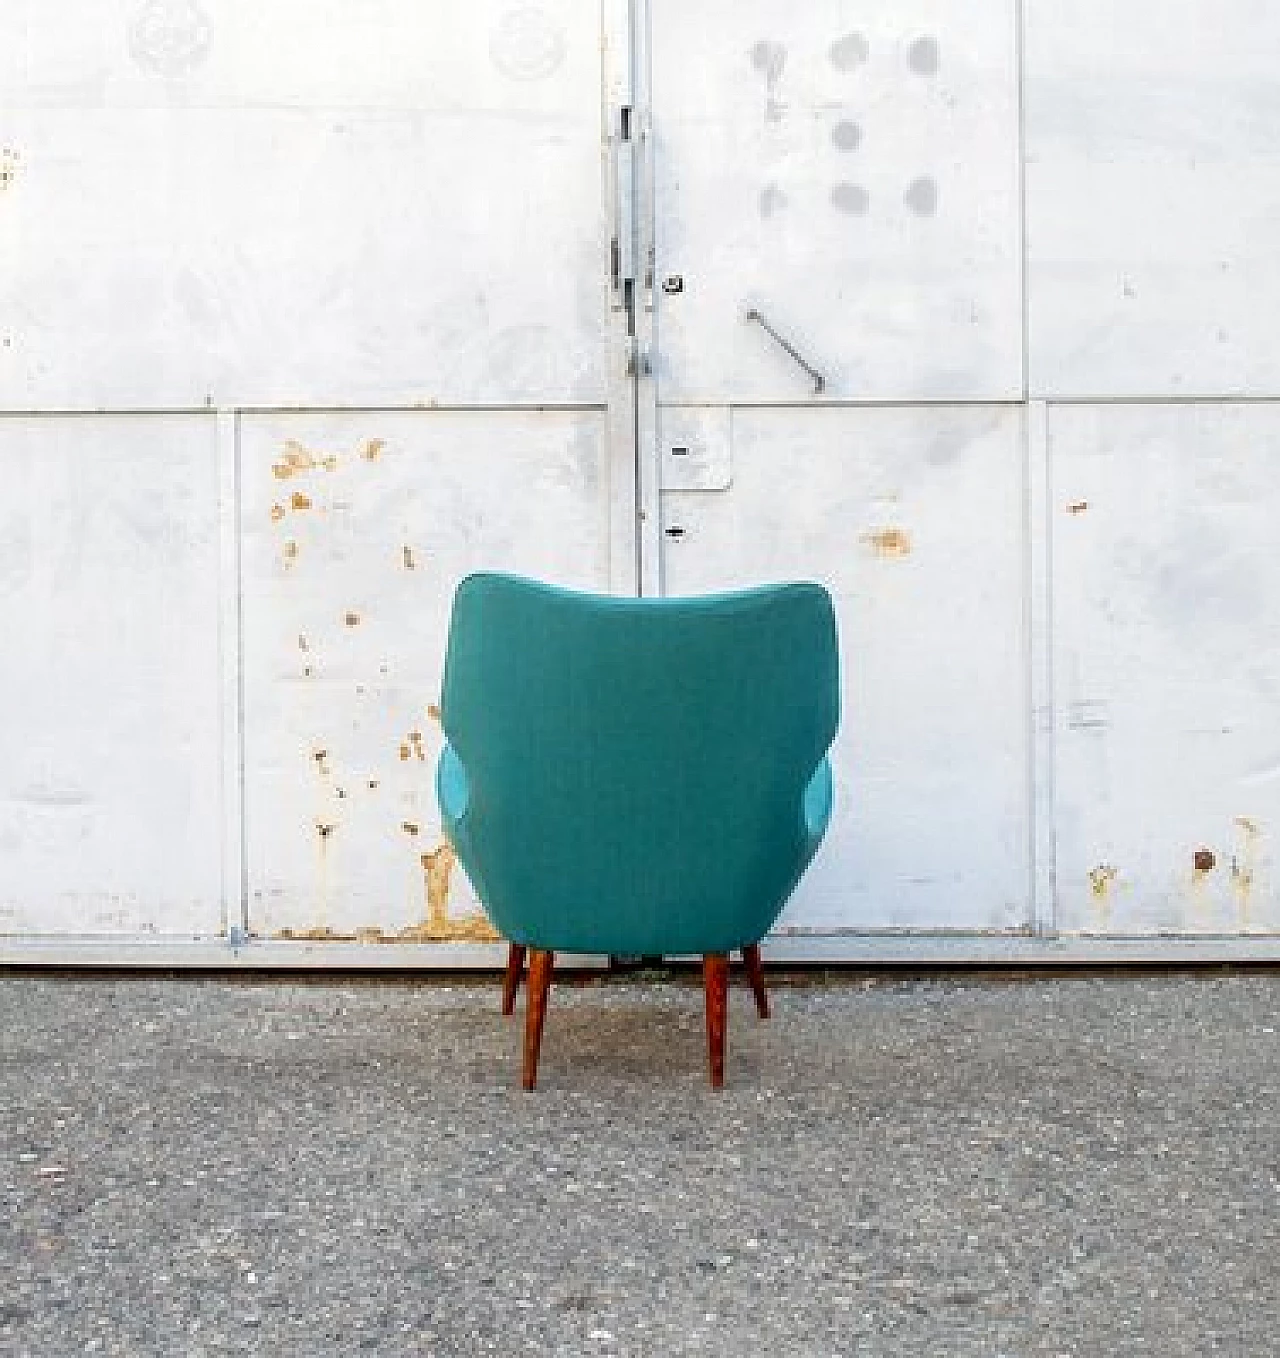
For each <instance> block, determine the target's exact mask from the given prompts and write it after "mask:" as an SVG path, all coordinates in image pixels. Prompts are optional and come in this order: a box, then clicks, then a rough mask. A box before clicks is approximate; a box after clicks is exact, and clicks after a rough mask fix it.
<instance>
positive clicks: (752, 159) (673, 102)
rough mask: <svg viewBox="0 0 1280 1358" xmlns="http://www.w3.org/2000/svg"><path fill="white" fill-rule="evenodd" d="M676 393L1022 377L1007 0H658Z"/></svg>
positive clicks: (934, 395) (1018, 382)
mask: <svg viewBox="0 0 1280 1358" xmlns="http://www.w3.org/2000/svg"><path fill="white" fill-rule="evenodd" d="M652 14H653V19H652V26H653V78H654V91H653V115H654V137H655V164H656V184H655V204H654V209H655V214H656V220H657V267H658V276H659V279H664V278H666V277H668V276H670V275H673V274H678V275H680V277H681V279H682V281H683V285H684V286H683V290H682V291H681V292H679V293H677V294H674V295H672V294H668V293H664V292H663V291H662V290H661V289H659V291H658V293H657V307H658V337H657V345H658V352H657V358H656V371H657V374H658V380H659V395H660V398H661V399H662V400H663V401H666V402H678V401H705V402H712V403H714V402H726V401H728V402H741V401H754V400H765V401H787V402H790V401H795V400H798V399H802V398H805V397H806V396H807V395H808V393H809V392H810V391H811V390H812V383H811V382H810V381H809V379H808V378H807V377H806V376H805V374H804V372H803V371H802V370H801V369H800V368H799V367H798V366H797V365H796V364H795V362H794V361H793V360H792V359H791V358H789V357H788V356H787V354H786V353H785V352H783V350H782V349H781V348H780V347H779V346H778V345H777V344H776V343H775V342H774V341H773V340H771V339H770V338H769V337H768V336H767V335H766V334H765V333H764V332H763V331H762V330H761V329H760V327H759V326H757V325H755V324H751V323H748V322H747V321H745V320H744V313H745V311H746V310H747V309H748V308H750V307H758V308H759V309H760V311H761V312H762V313H763V314H764V315H765V316H767V317H768V318H769V320H770V322H771V323H772V324H773V325H774V326H775V327H776V328H777V329H778V330H779V332H780V333H781V334H783V335H784V336H785V337H786V338H787V339H788V341H789V342H790V343H791V344H793V345H794V347H795V348H796V349H798V350H799V351H800V353H802V354H803V355H804V357H805V358H806V360H808V362H809V363H810V364H812V365H813V366H814V367H816V368H817V369H819V370H820V371H821V372H822V373H823V374H824V376H825V377H826V382H827V385H826V390H825V393H824V394H825V397H826V398H838V399H846V400H868V399H894V400H911V399H924V400H949V399H975V400H1004V399H1016V398H1017V397H1018V396H1019V395H1020V394H1021V391H1022V339H1021V325H1022V312H1021V280H1020V273H1021V254H1020V248H1019V197H1018V183H1019V177H1018V113H1017V89H1018V68H1017V55H1016V6H1015V4H1014V3H1013V0H979V3H971V4H968V5H964V6H955V5H952V4H948V3H945V2H944V0H908V2H907V3H903V4H897V5H892V6H866V5H850V4H848V3H842V2H841V0H820V2H819V3H805V4H792V5H784V4H780V3H778V0H716V2H715V3H710V2H704V3H699V4H686V3H682V0H654V2H653V5H652Z"/></svg>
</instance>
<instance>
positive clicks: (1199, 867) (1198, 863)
mask: <svg viewBox="0 0 1280 1358" xmlns="http://www.w3.org/2000/svg"><path fill="white" fill-rule="evenodd" d="M1191 861H1192V863H1193V864H1194V865H1195V869H1196V871H1197V872H1212V871H1213V870H1214V868H1215V867H1216V866H1217V863H1218V859H1217V855H1216V854H1215V853H1214V852H1213V850H1212V849H1197V850H1196V851H1195V853H1194V854H1192V855H1191Z"/></svg>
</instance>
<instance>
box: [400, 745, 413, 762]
mask: <svg viewBox="0 0 1280 1358" xmlns="http://www.w3.org/2000/svg"><path fill="white" fill-rule="evenodd" d="M412 755H413V751H412V750H411V749H410V748H409V747H408V746H407V745H405V744H403V743H402V744H401V746H400V759H401V762H404V761H405V760H408V759H410V758H411V757H412Z"/></svg>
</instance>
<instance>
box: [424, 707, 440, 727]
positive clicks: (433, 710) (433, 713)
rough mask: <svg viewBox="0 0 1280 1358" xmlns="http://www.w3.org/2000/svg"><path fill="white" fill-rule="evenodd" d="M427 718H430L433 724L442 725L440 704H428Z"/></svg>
mask: <svg viewBox="0 0 1280 1358" xmlns="http://www.w3.org/2000/svg"><path fill="white" fill-rule="evenodd" d="M427 716H428V717H430V718H431V720H432V721H433V722H435V723H436V725H437V726H439V725H440V722H441V717H440V704H439V703H428V704H427Z"/></svg>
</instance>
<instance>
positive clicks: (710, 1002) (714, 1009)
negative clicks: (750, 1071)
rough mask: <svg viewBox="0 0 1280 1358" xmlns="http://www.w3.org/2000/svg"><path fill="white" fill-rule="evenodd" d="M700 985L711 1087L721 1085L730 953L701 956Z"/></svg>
mask: <svg viewBox="0 0 1280 1358" xmlns="http://www.w3.org/2000/svg"><path fill="white" fill-rule="evenodd" d="M702 987H703V990H704V991H705V992H706V999H707V1055H708V1057H709V1058H710V1062H711V1088H712V1089H723V1088H724V1031H725V1022H726V1020H727V1017H728V1010H729V955H728V954H727V953H722V952H709V953H707V954H706V956H705V957H703V959H702Z"/></svg>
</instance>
